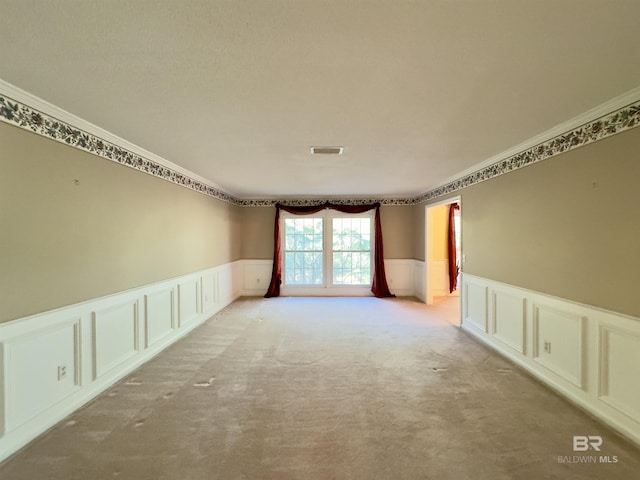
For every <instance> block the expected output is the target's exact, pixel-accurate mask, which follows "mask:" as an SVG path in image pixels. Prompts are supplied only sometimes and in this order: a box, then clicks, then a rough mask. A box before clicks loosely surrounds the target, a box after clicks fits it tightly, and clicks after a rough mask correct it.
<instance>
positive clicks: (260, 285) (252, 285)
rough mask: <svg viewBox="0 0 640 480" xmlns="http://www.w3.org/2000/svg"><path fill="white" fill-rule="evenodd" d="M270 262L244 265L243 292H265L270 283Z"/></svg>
mask: <svg viewBox="0 0 640 480" xmlns="http://www.w3.org/2000/svg"><path fill="white" fill-rule="evenodd" d="M271 270H272V262H269V263H267V264H246V265H244V272H243V277H244V281H243V288H244V290H258V291H263V292H266V291H267V289H268V288H269V282H271Z"/></svg>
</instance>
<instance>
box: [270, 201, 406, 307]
mask: <svg viewBox="0 0 640 480" xmlns="http://www.w3.org/2000/svg"><path fill="white" fill-rule="evenodd" d="M326 208H331V209H333V210H337V211H338V212H342V213H353V214H356V213H364V212H367V211H369V210H373V209H374V208H375V210H376V213H375V219H374V229H375V232H374V246H373V282H372V285H371V291H372V292H373V294H374V295H375V296H376V297H378V298H383V297H395V295H393V294H392V293H391V292H390V291H389V286H388V284H387V276H386V274H385V272H384V252H383V247H382V225H381V222H380V203H379V202H376V203H371V204H364V205H337V204H335V203H331V202H325V203H321V204H318V205H310V206H304V207H294V206H289V205H282V204H280V203H276V218H275V225H274V229H273V232H274V233H273V243H274V249H273V269H272V271H271V282H270V283H269V288H268V290H267V293H266V294H265V297H266V298H269V297H278V296H280V285H281V284H282V245H281V240H280V210H284V211H285V212H288V213H293V214H296V215H312V214H314V213H318V212H320V211H321V210H324V209H326Z"/></svg>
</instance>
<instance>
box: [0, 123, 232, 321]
mask: <svg viewBox="0 0 640 480" xmlns="http://www.w3.org/2000/svg"><path fill="white" fill-rule="evenodd" d="M0 145H2V149H1V152H2V153H1V155H0V225H2V228H1V230H0V268H1V272H2V275H1V277H0V306H1V308H0V322H5V321H8V320H12V319H15V318H19V317H22V316H26V315H30V314H34V313H38V312H42V311H46V310H50V309H53V308H57V307H61V306H64V305H70V304H74V303H77V302H80V301H84V300H88V299H92V298H96V297H100V296H103V295H107V294H110V293H115V292H118V291H122V290H126V289H129V288H133V287H137V286H141V285H145V284H149V283H153V282H157V281H160V280H163V279H167V278H171V277H174V276H178V275H181V274H185V273H189V272H193V271H197V270H201V269H204V268H208V267H213V266H216V265H220V264H224V263H226V262H229V261H233V260H237V259H239V258H241V228H242V225H241V216H240V212H239V210H240V209H239V208H238V207H233V206H231V205H229V204H226V203H223V202H220V201H218V200H215V199H213V198H210V197H207V196H205V195H202V194H199V193H196V192H193V191H191V190H188V189H186V188H183V187H179V186H177V185H174V184H171V183H169V182H166V181H164V180H161V179H158V178H156V177H152V176H150V175H147V174H144V173H141V172H138V171H136V170H133V169H130V168H127V167H123V166H121V165H118V164H116V163H113V162H111V161H108V160H104V159H102V158H99V157H96V156H94V155H90V154H88V153H85V152H82V151H80V150H77V149H74V148H70V147H68V146H65V145H63V144H60V143H57V142H54V141H52V140H48V139H46V138H43V137H41V136H39V135H35V134H33V133H30V132H27V131H25V130H21V129H19V128H16V127H13V126H9V125H7V124H3V123H0ZM75 180H78V182H79V183H78V184H77V185H76V182H75Z"/></svg>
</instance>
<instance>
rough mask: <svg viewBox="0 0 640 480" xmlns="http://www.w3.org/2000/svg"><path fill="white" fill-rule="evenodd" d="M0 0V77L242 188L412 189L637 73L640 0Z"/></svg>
mask: <svg viewBox="0 0 640 480" xmlns="http://www.w3.org/2000/svg"><path fill="white" fill-rule="evenodd" d="M0 9H1V11H2V14H1V15H0V78H2V79H3V80H5V81H7V82H9V83H12V84H14V85H16V86H18V87H20V88H22V89H24V90H26V91H28V92H30V93H32V94H34V95H36V96H38V97H41V98H42V99H44V100H46V101H48V102H50V103H52V104H54V105H57V106H58V107H61V108H63V109H65V110H67V111H69V112H71V113H73V114H75V115H77V116H79V117H82V118H84V119H86V120H88V121H89V122H91V123H93V124H95V125H98V126H100V127H102V128H104V129H106V130H108V131H110V132H112V133H114V134H116V135H118V136H120V137H122V138H125V139H126V140H129V141H130V142H133V143H135V144H137V145H139V146H140V147H143V148H145V149H147V150H149V151H151V152H153V153H155V154H157V155H160V156H161V157H164V158H165V159H167V160H169V161H171V162H173V163H175V164H178V165H180V166H182V167H184V168H186V169H188V170H191V171H192V172H194V173H197V174H198V175H200V176H202V177H204V178H207V179H209V180H211V181H212V182H215V184H217V185H219V186H220V187H222V189H224V190H225V191H227V192H228V193H231V194H233V195H236V196H239V197H242V198H273V197H279V198H283V197H305V196H324V197H331V196H377V197H393V196H395V197H398V196H412V195H416V194H419V193H422V192H425V191H427V190H429V189H431V188H434V187H436V186H438V185H441V184H442V183H444V182H445V181H446V180H449V179H451V178H452V177H455V176H456V174H458V173H460V172H462V171H464V170H467V169H469V168H470V167H472V166H473V165H475V164H478V163H480V162H482V161H484V160H486V159H487V158H490V157H492V156H494V155H497V154H499V153H500V152H503V151H505V150H508V149H510V148H511V147H513V146H515V145H518V144H520V143H522V142H524V141H526V140H527V139H529V138H531V137H534V136H535V135H537V134H539V133H541V132H543V131H545V130H547V129H549V128H551V127H554V126H555V125H558V124H560V123H562V122H563V121H565V120H568V119H570V118H572V117H574V116H576V115H579V114H581V113H583V112H585V111H587V110H589V109H591V108H593V107H595V106H597V105H599V104H601V103H603V102H606V101H607V100H609V99H611V98H613V97H616V96H618V95H620V94H622V93H625V92H627V91H629V90H631V89H633V88H634V87H637V86H638V85H640V57H639V54H638V42H637V32H638V31H640V2H639V1H637V0H630V1H619V0H609V1H606V2H605V1H602V0H596V1H591V0H576V1H567V0H548V1H547V0H539V1H535V2H532V1H517V0H503V1H501V0H495V1H481V0H475V1H474V0H469V1H462V0H447V1H427V0H424V1H414V2H403V1H398V0H394V1H349V0H340V1H310V0H297V1H274V0H271V1H268V2H267V1H264V0H247V1H200V2H198V1H191V0H190V1H184V0H175V1H168V0H165V1H148V0H135V1H132V0H131V1H113V0H102V1H68V0H67V1H65V0H48V1H45V0H19V1H14V0H0ZM314 145H320V146H325V145H331V146H334V145H337V146H344V147H345V153H344V155H342V156H335V157H332V156H327V155H321V156H311V155H310V153H309V147H310V146H314Z"/></svg>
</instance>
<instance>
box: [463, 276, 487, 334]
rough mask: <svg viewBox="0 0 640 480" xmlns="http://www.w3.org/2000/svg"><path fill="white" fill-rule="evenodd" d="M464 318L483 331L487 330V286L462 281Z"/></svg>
mask: <svg viewBox="0 0 640 480" xmlns="http://www.w3.org/2000/svg"><path fill="white" fill-rule="evenodd" d="M464 287H465V298H464V317H463V318H464V320H463V323H468V324H471V325H473V326H474V327H476V328H479V329H480V330H482V331H483V332H486V331H487V291H488V289H487V287H486V286H485V285H480V284H476V283H473V282H468V281H465V282H464Z"/></svg>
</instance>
